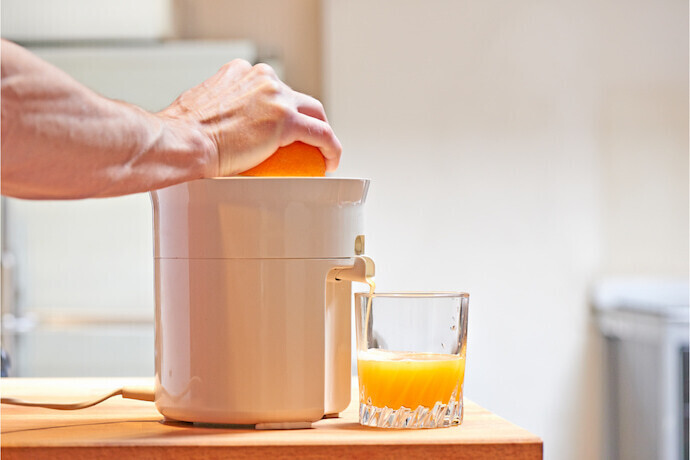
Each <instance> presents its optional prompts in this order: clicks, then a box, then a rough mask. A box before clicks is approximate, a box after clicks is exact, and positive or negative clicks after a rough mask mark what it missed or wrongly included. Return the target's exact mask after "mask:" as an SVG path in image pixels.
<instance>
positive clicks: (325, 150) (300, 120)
mask: <svg viewBox="0 0 690 460" xmlns="http://www.w3.org/2000/svg"><path fill="white" fill-rule="evenodd" d="M285 128H286V129H285V130H284V131H283V139H282V142H281V146H285V145H289V144H292V143H293V142H296V141H301V142H304V143H305V144H309V145H313V146H314V147H317V148H318V149H319V150H321V154H322V155H323V156H324V158H325V159H326V171H335V170H336V168H337V167H338V164H339V163H340V154H341V153H342V151H343V148H342V146H341V145H340V141H339V140H338V138H337V137H335V134H334V133H333V130H332V129H331V127H330V125H329V124H328V123H326V122H325V121H322V120H319V119H317V118H314V117H310V116H308V115H304V114H302V113H297V114H295V116H293V117H292V118H291V120H290V121H289V122H288V124H287V125H286V126H285Z"/></svg>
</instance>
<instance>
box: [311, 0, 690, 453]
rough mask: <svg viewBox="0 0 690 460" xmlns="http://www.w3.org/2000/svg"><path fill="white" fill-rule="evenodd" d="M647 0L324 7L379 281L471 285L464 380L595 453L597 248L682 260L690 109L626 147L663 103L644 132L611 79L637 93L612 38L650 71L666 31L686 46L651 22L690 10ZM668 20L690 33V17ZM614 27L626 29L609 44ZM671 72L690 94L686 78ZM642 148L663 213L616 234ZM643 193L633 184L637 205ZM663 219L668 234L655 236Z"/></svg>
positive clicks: (550, 440) (328, 84) (328, 69)
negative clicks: (365, 187) (632, 6)
mask: <svg viewBox="0 0 690 460" xmlns="http://www.w3.org/2000/svg"><path fill="white" fill-rule="evenodd" d="M637 3H638V4H640V5H642V6H644V8H641V9H639V10H636V11H630V10H628V9H627V8H628V7H626V6H625V5H624V4H623V3H622V2H611V1H610V2H608V3H606V4H605V5H602V6H600V4H599V3H597V2H565V1H562V2H543V1H536V0H532V1H527V2H503V1H484V2H469V1H462V2H460V1H439V0H435V1H425V2H421V1H413V0H402V1H395V2H392V1H381V0H378V1H372V0H356V1H353V0H351V1H348V2H338V1H328V2H326V5H325V9H324V25H323V29H324V34H325V43H324V53H325V54H324V69H325V82H324V88H325V97H326V106H327V111H328V113H329V117H330V120H331V122H332V124H333V126H334V127H335V130H336V133H337V134H338V135H339V137H340V139H341V141H342V143H343V146H344V149H345V153H344V157H343V161H342V164H341V168H340V169H339V171H338V174H337V175H338V176H365V177H370V178H371V179H372V181H373V183H372V186H371V189H370V195H369V202H368V205H367V252H368V253H369V254H370V255H371V256H372V257H373V258H374V260H375V261H376V264H377V276H376V278H377V287H379V288H380V289H382V290H403V289H404V290H410V289H412V290H427V289H445V290H449V289H458V290H467V291H469V292H470V294H471V300H470V328H469V346H468V371H467V383H466V394H467V395H468V397H469V398H470V399H472V400H474V401H476V402H478V403H480V404H482V405H484V406H485V407H488V408H489V409H491V410H493V411H495V412H497V413H498V414H499V415H502V416H504V417H506V418H508V419H509V420H511V421H513V422H515V423H517V424H519V425H521V426H523V427H525V428H527V429H529V430H531V431H533V432H535V433H537V434H539V435H540V436H542V437H543V439H544V440H545V453H546V457H547V458H558V459H581V458H588V459H590V458H598V457H600V455H601V443H602V440H601V434H600V433H601V431H602V426H601V425H602V417H601V412H602V399H601V398H602V395H601V387H602V381H601V379H602V377H601V374H602V373H601V358H600V357H601V354H602V350H601V344H600V341H599V339H598V334H597V332H596V329H595V328H594V325H593V320H592V318H591V316H590V313H589V306H588V290H589V287H590V286H591V282H592V281H593V280H594V279H595V278H596V277H597V275H598V274H599V273H601V272H603V271H605V270H604V268H603V267H605V268H606V269H610V270H608V271H615V270H616V269H617V268H618V267H619V266H621V265H624V264H625V263H624V262H622V261H621V260H619V259H620V254H625V252H626V249H629V245H636V246H637V247H639V246H642V247H643V248H644V251H645V253H649V254H652V253H655V252H658V251H661V252H660V253H657V255H656V257H655V259H654V260H656V261H660V260H663V259H664V258H666V259H668V258H669V257H670V258H672V259H673V260H674V261H673V262H672V263H670V264H666V265H663V264H660V263H658V264H657V265H656V266H655V267H654V273H665V272H670V273H672V274H673V273H675V274H678V273H679V272H684V273H686V274H687V241H686V239H687V186H688V182H687V158H686V157H687V118H683V117H686V116H687V115H686V113H677V111H676V112H674V114H673V115H669V116H670V117H672V118H673V120H674V121H673V123H671V124H669V125H668V126H667V130H669V131H673V135H672V136H673V140H670V141H668V142H666V143H665V144H664V148H658V149H656V148H655V149H653V150H647V149H645V147H644V146H642V145H638V147H637V148H636V153H637V156H633V157H628V156H627V155H626V153H625V147H624V146H625V145H627V144H629V143H630V142H634V141H633V140H631V139H636V140H637V142H639V141H640V140H645V141H646V142H647V143H648V144H646V145H649V144H652V145H655V144H654V141H655V140H659V139H660V138H663V136H661V135H660V131H659V130H660V127H661V125H662V124H663V123H662V122H658V123H655V124H654V125H652V126H650V128H649V129H650V131H649V132H647V131H645V129H646V127H647V124H646V123H645V117H644V116H642V117H641V118H634V116H633V115H630V117H629V119H628V120H626V119H625V118H621V117H619V115H620V112H621V111H622V110H623V111H624V108H623V107H622V106H620V105H616V101H617V100H618V101H620V99H615V97H618V98H620V97H623V98H624V97H626V96H625V94H626V93H621V92H619V93H618V94H616V93H615V92H612V91H610V89H611V87H613V88H616V89H617V88H620V79H621V78H622V79H624V77H625V75H627V72H626V69H624V68H621V67H622V66H623V65H624V64H625V63H629V61H627V60H625V59H619V61H618V62H616V61H615V60H614V61H613V62H611V60H610V58H611V57H612V56H619V58H620V55H621V54H623V55H625V56H631V57H632V56H634V54H635V51H636V49H635V47H637V46H638V45H640V42H643V43H644V45H645V47H644V54H643V57H642V60H641V61H638V62H637V67H638V69H637V72H640V71H644V69H646V68H647V66H652V65H654V66H656V65H666V64H669V61H667V60H663V59H661V60H660V59H654V60H652V61H649V62H648V61H645V60H644V59H646V58H647V57H650V54H652V53H653V52H654V50H656V49H657V48H659V47H664V49H665V53H666V54H667V55H668V56H671V57H673V58H674V59H678V58H685V59H687V40H684V42H683V43H682V44H678V45H676V44H675V42H673V41H670V42H669V39H670V38H671V37H673V36H674V34H673V33H672V34H669V33H661V34H659V35H656V36H655V35H654V34H653V33H652V32H650V31H649V28H650V27H651V28H652V29H653V30H656V29H658V28H660V27H669V25H668V22H664V21H663V20H664V19H665V18H666V16H674V17H675V16H676V15H678V16H679V17H681V16H682V18H687V14H685V15H683V11H677V10H679V9H680V10H683V9H686V8H687V6H686V5H685V4H682V3H683V2H675V1H672V0H668V1H664V2H658V1H652V0H647V1H643V0H639V1H638V2H637ZM640 5H637V6H640ZM657 9H658V10H659V11H657ZM622 12H624V13H625V14H622ZM630 16H632V19H631V18H630ZM658 16H661V17H658ZM682 18H681V19H682ZM631 20H632V21H634V22H636V24H632V25H631V26H630V27H624V26H626V25H628V24H627V21H631ZM616 21H618V22H619V23H620V22H623V23H624V24H622V26H620V27H615V26H616V24H617V23H616ZM647 22H649V23H650V24H647ZM619 25H620V24H619ZM636 25H637V26H638V27H639V26H640V25H643V26H647V27H646V28H643V30H644V31H645V32H644V36H643V37H635V36H634V37H632V38H633V39H632V40H626V39H625V38H624V36H623V37H622V36H621V34H623V35H624V34H626V33H627V34H633V35H634V34H635V33H636V30H637V28H636V27H635V26H636ZM612 26H613V27H612ZM670 27H676V28H678V27H680V29H681V33H682V32H683V29H684V30H685V38H687V25H685V23H682V24H679V23H678V22H677V21H671V22H670ZM615 31H617V32H618V34H619V35H618V36H616V37H615V40H614V43H615V46H614V45H613V44H612V45H611V46H609V47H606V46H604V45H603V41H604V39H605V38H606V37H608V38H611V34H613V33H615ZM675 35H677V34H675ZM647 40H652V41H654V40H656V41H655V42H653V43H651V44H650V43H648V42H647ZM604 64H606V65H604ZM676 68H677V67H673V69H670V70H669V72H671V73H672V72H674V71H676V70H674V69H676ZM684 68H685V75H684V78H685V79H686V80H687V65H685V67H684ZM613 70H617V71H618V72H619V73H620V74H621V75H619V77H620V78H619V80H618V81H617V80H615V79H613V78H611V75H612V74H613V73H614V72H613ZM681 77H683V75H681ZM651 78H653V79H655V78H656V77H654V76H652V77H651ZM605 83H606V84H608V85H609V86H610V87H606V86H605ZM658 87H659V88H662V89H664V88H665V90H666V91H670V94H671V95H672V96H676V97H682V94H681V95H680V96H679V95H678V94H676V93H674V92H673V91H676V90H677V88H676V87H675V86H667V85H665V84H664V82H663V81H660V82H659V84H658ZM659 91H661V90H659ZM604 93H605V95H607V97H608V98H604V97H603V94H604ZM632 93H633V94H635V91H634V89H633V90H632ZM684 94H685V98H684V99H683V101H684V102H683V103H684V104H685V105H684V106H685V109H686V110H685V112H687V93H684ZM627 95H628V96H630V92H628V93H627ZM657 95H658V94H657V93H651V94H648V95H645V96H641V99H639V101H640V104H641V105H640V107H646V106H645V105H644V104H645V103H646V104H647V106H649V105H650V104H651V105H654V106H658V104H659V102H658V101H657ZM611 98H614V99H611ZM645 101H646V102H645ZM635 107H637V106H635ZM658 110H659V111H664V109H663V107H661V108H658ZM605 117H608V119H609V125H608V126H611V129H609V130H608V132H607V131H605V130H603V129H602V121H601V120H602V118H605ZM678 117H680V119H678ZM684 120H685V121H684ZM683 122H684V123H685V124H684V125H683ZM630 129H632V130H633V131H635V137H634V138H628V137H627V135H628V134H629V133H628V130H630ZM683 129H685V131H683ZM678 130H680V131H678ZM683 136H684V137H683ZM614 141H615V142H619V143H620V144H619V147H617V150H615V149H610V144H611V143H612V142H614ZM612 152H613V153H612ZM631 162H632V163H635V166H634V167H632V169H633V170H634V171H636V173H637V171H639V170H640V169H645V168H648V167H649V166H650V165H655V167H656V170H658V171H659V174H657V175H655V176H652V177H649V178H648V179H649V181H650V182H651V183H650V184H649V185H648V187H650V188H654V189H656V190H657V192H655V193H654V194H653V195H652V196H649V198H648V200H647V201H646V204H645V206H646V207H647V209H649V208H654V207H656V206H657V205H658V202H659V201H660V200H662V201H663V200H666V201H668V202H667V203H664V206H663V209H655V210H654V218H655V219H661V220H662V221H663V222H664V226H663V227H661V228H657V229H656V230H655V231H654V232H653V233H652V234H649V233H647V234H645V233H644V232H637V233H635V234H634V235H628V236H629V238H628V240H627V242H625V243H622V242H621V243H620V244H621V245H622V247H621V249H618V248H612V247H611V245H612V242H613V241H615V240H616V239H617V238H618V236H619V235H618V233H619V232H625V231H626V225H627V224H628V223H629V220H627V219H628V218H629V217H626V218H625V219H622V220H621V219H619V218H618V217H617V216H613V217H611V216H609V215H608V214H609V213H610V212H612V210H613V209H616V207H615V206H614V207H612V201H613V200H614V198H612V196H611V195H612V194H613V193H614V190H615V193H618V194H625V193H626V192H627V190H628V189H629V188H630V185H631V184H630V182H631V178H630V176H629V177H627V178H621V177H620V176H619V175H618V165H619V163H623V164H629V163H631ZM662 164H663V166H661V165H662ZM667 170H673V171H676V170H677V171H678V172H676V173H674V175H673V177H674V178H673V181H674V184H676V183H678V186H676V185H673V186H669V185H668V184H666V183H665V181H666V178H665V177H664V176H663V174H661V173H660V172H661V171H667ZM633 182H634V181H633ZM682 186H684V190H683V193H682V194H681V196H676V195H674V194H678V193H680V192H679V190H678V189H679V188H682ZM611 187H613V188H611ZM638 198H639V197H638V196H637V195H631V196H630V199H631V201H628V200H627V199H626V197H623V198H619V200H620V201H622V202H624V203H625V205H624V206H623V207H624V208H625V209H626V211H625V212H629V211H627V210H631V209H635V208H636V207H637V206H639V205H640V200H639V199H638ZM679 213H680V215H681V217H677V216H676V215H677V214H679ZM683 213H685V214H684V215H685V219H684V220H683V219H682V215H683ZM626 216H627V215H626ZM672 225H673V226H675V227H674V228H673V229H671V228H669V227H670V226H672ZM679 226H680V228H678V227H679ZM683 235H684V237H683ZM656 237H664V238H666V239H667V240H666V241H664V242H663V244H661V245H658V244H656V243H657V241H656ZM677 253H682V254H681V255H680V256H678V255H676V254H677ZM654 263H655V262H654V261H653V260H652V259H651V258H650V257H648V258H646V260H644V261H643V262H640V264H641V265H643V266H649V265H650V264H651V265H653V264H654Z"/></svg>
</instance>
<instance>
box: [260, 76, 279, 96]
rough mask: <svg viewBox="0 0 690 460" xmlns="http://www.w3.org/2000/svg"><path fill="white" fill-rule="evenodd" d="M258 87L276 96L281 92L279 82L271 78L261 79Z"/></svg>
mask: <svg viewBox="0 0 690 460" xmlns="http://www.w3.org/2000/svg"><path fill="white" fill-rule="evenodd" d="M259 87H260V89H261V92H262V93H264V94H267V95H269V96H276V95H278V94H280V93H281V92H282V87H281V85H280V83H279V82H277V81H276V80H272V79H266V80H262V81H261V83H260V84H259Z"/></svg>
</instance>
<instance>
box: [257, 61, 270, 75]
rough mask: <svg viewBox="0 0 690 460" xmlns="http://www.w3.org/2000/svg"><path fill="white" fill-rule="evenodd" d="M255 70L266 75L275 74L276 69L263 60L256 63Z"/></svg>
mask: <svg viewBox="0 0 690 460" xmlns="http://www.w3.org/2000/svg"><path fill="white" fill-rule="evenodd" d="M253 69H254V72H256V73H257V74H258V75H264V76H274V75H275V71H274V70H273V67H271V66H270V65H268V64H265V63H263V62H259V63H258V64H255V65H254V67H253Z"/></svg>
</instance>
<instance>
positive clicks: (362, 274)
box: [332, 256, 376, 283]
mask: <svg viewBox="0 0 690 460" xmlns="http://www.w3.org/2000/svg"><path fill="white" fill-rule="evenodd" d="M354 259H355V263H354V265H353V266H352V267H345V268H336V269H335V270H334V271H333V273H332V276H333V279H334V280H335V281H358V282H360V283H368V280H370V279H371V278H373V277H374V274H375V268H376V267H375V266H374V261H373V260H372V259H371V258H370V257H367V256H355V258H354Z"/></svg>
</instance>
